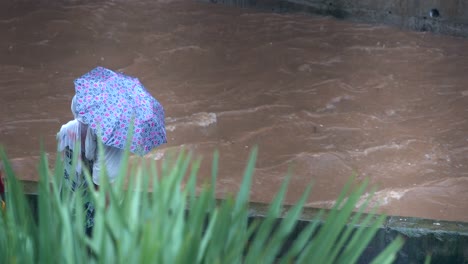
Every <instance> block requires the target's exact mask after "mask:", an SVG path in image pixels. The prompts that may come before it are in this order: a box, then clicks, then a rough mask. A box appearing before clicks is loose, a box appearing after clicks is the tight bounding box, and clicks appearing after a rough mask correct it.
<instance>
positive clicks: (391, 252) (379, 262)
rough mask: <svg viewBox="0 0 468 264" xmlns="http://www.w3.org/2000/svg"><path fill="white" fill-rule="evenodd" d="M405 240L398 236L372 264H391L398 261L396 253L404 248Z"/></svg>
mask: <svg viewBox="0 0 468 264" xmlns="http://www.w3.org/2000/svg"><path fill="white" fill-rule="evenodd" d="M403 244H404V240H403V238H402V237H401V236H397V237H396V238H395V239H394V240H393V241H392V243H390V245H388V246H387V247H386V248H385V249H384V250H383V251H382V252H380V254H379V255H378V256H377V257H376V258H375V259H374V260H372V262H371V264H391V263H393V261H394V260H395V259H396V253H397V252H398V251H399V250H400V249H401V248H402V247H403Z"/></svg>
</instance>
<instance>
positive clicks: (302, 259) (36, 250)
mask: <svg viewBox="0 0 468 264" xmlns="http://www.w3.org/2000/svg"><path fill="white" fill-rule="evenodd" d="M1 152H2V153H1V154H2V156H3V162H4V165H5V166H4V167H5V171H6V174H7V188H8V192H7V193H6V203H7V207H6V211H5V212H3V213H2V217H0V263H293V262H294V263H355V262H356V261H357V260H358V258H359V257H360V256H361V254H362V252H363V250H364V249H365V248H366V246H367V244H368V243H369V242H370V240H371V239H372V238H373V236H374V235H375V232H376V231H377V229H378V227H379V226H380V225H381V224H382V223H383V221H384V217H383V216H380V217H377V218H376V217H375V216H372V215H362V214H361V213H362V211H363V210H364V209H365V206H366V205H365V204H364V205H363V206H362V208H360V211H359V213H357V215H355V217H352V218H351V214H352V210H353V209H354V208H355V204H356V203H357V201H358V199H359V197H360V196H361V195H362V194H363V192H364V190H365V188H366V187H367V186H366V184H363V185H362V186H360V187H359V188H357V189H356V190H354V191H352V192H350V185H351V184H348V185H347V186H346V187H345V189H344V190H343V193H342V195H341V196H340V197H339V198H338V200H337V203H336V204H337V205H336V206H335V208H333V209H332V210H331V211H330V212H329V213H328V215H327V218H326V220H325V222H323V223H321V224H320V225H319V221H315V222H313V223H312V224H310V225H308V226H307V227H305V228H304V229H302V231H301V233H300V234H298V235H297V236H296V239H295V240H294V242H293V244H292V245H290V247H289V248H288V250H287V251H286V252H283V254H281V255H280V254H279V253H280V251H281V249H282V246H283V244H284V242H285V240H286V239H287V238H288V236H289V235H290V234H291V232H292V231H293V228H294V227H295V225H296V222H297V220H298V218H299V217H300V214H301V211H302V207H303V205H304V202H305V201H306V199H307V197H308V195H309V191H310V188H308V189H307V191H306V192H305V193H304V194H303V196H302V198H301V199H300V200H299V201H298V202H297V203H296V205H295V206H293V207H292V208H291V209H290V210H289V211H288V212H287V213H286V215H281V209H282V202H283V198H284V197H285V193H286V189H287V180H286V181H285V183H284V184H283V186H282V187H281V189H280V191H279V192H278V194H277V196H276V198H275V199H274V201H272V203H271V205H270V206H269V210H268V214H267V216H266V217H265V219H263V220H261V221H256V222H253V223H251V224H249V223H248V221H247V219H248V201H249V192H250V185H251V180H252V176H253V171H254V165H255V161H256V150H254V151H253V152H252V154H251V156H250V158H249V160H248V164H247V167H246V170H245V175H244V178H243V182H242V185H241V188H240V190H239V192H238V193H237V195H236V196H235V197H232V198H226V199H224V200H222V201H220V202H217V200H216V198H215V190H214V186H215V183H216V175H217V160H218V158H217V155H215V158H214V159H215V160H214V162H213V164H214V165H213V168H212V180H211V181H212V182H211V184H209V185H206V186H204V187H203V188H202V189H201V190H197V169H198V168H199V164H200V162H199V161H192V160H191V157H190V155H188V154H186V153H181V154H179V155H178V156H177V158H176V159H172V160H167V161H165V162H164V163H163V165H162V167H161V168H160V169H161V170H159V171H160V173H159V175H158V173H157V172H158V170H157V168H156V167H155V165H154V164H149V166H144V167H139V168H135V169H133V170H132V172H131V175H132V176H133V177H132V178H133V179H134V181H130V182H129V183H128V185H126V186H125V184H124V179H125V174H126V172H127V171H128V168H127V167H126V165H124V166H123V167H124V168H122V170H121V172H122V173H121V176H120V177H119V179H118V181H117V182H116V183H115V184H113V185H112V186H110V185H109V184H108V183H107V182H106V181H103V182H102V184H101V187H100V190H99V192H97V191H94V190H92V199H93V201H94V204H95V207H96V215H95V226H94V231H93V236H92V237H91V238H90V237H88V236H87V235H86V233H85V229H84V225H83V223H84V212H82V210H74V208H78V207H79V206H80V205H81V204H82V201H81V198H80V196H79V195H73V194H71V193H65V195H60V192H59V186H60V182H59V181H60V179H61V178H62V171H63V166H62V165H61V162H60V160H59V159H58V161H57V164H56V167H55V170H54V173H52V172H50V171H49V169H48V164H47V159H46V157H45V155H44V154H43V155H42V159H41V162H40V164H39V172H38V173H39V175H40V184H39V196H38V212H37V215H36V213H32V211H31V210H30V207H29V205H28V202H27V199H26V196H25V195H24V193H23V191H22V187H21V185H20V183H19V182H18V181H17V180H16V179H15V175H14V173H13V171H12V169H11V166H10V165H9V163H8V160H7V158H6V155H5V154H4V153H3V151H1ZM75 160H76V157H75ZM124 163H125V164H127V163H128V154H127V155H126V158H125V162H124ZM87 176H88V181H89V175H87ZM101 178H105V177H101ZM149 186H151V187H150V188H151V193H150V194H148V192H147V190H148V188H149ZM181 186H184V187H183V188H182V187H181ZM128 190H132V191H128ZM187 208H188V209H189V210H188V213H187V210H186V209H187ZM278 217H282V218H283V219H282V221H281V222H280V223H279V225H278V224H277V221H276V220H277V218H278ZM35 218H36V220H35ZM358 219H361V221H362V222H361V223H362V225H361V226H364V228H359V229H357V231H353V229H352V228H350V227H348V226H347V224H350V226H352V225H353V224H355V223H357V221H358ZM362 219H363V220H362ZM319 226H320V227H319ZM402 244H403V242H402V240H401V239H399V238H398V239H396V240H395V241H393V242H392V243H391V244H390V245H389V246H388V247H387V249H386V250H384V251H383V252H381V254H380V255H379V256H378V257H377V258H376V259H375V260H374V263H379V264H380V263H391V262H392V261H393V260H394V258H395V254H396V252H397V251H398V250H399V248H400V247H401V246H402ZM345 245H346V246H345Z"/></svg>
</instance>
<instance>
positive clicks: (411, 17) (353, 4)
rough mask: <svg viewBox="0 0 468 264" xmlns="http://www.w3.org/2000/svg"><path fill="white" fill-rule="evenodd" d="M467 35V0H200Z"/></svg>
mask: <svg viewBox="0 0 468 264" xmlns="http://www.w3.org/2000/svg"><path fill="white" fill-rule="evenodd" d="M200 1H204V2H212V3H223V4H228V5H233V6H240V7H254V8H258V9H261V10H268V11H274V12H306V13H314V14H320V15H330V16H334V17H336V18H339V19H350V20H354V21H356V22H365V23H375V24H385V25H391V26H396V27H400V28H404V29H410V30H416V31H428V32H434V33H440V34H448V35H455V36H464V37H468V1H467V0H200Z"/></svg>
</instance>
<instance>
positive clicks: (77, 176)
mask: <svg viewBox="0 0 468 264" xmlns="http://www.w3.org/2000/svg"><path fill="white" fill-rule="evenodd" d="M63 154H64V155H63V161H64V181H63V185H62V192H63V188H68V190H70V191H71V192H72V193H73V194H81V195H82V199H83V202H84V210H85V216H86V218H85V219H86V222H85V228H86V229H90V228H92V227H93V226H94V205H93V203H92V201H91V197H90V193H89V188H90V186H89V184H88V182H87V181H86V179H85V175H84V172H83V171H84V170H85V169H86V170H89V172H90V173H91V174H92V168H93V162H92V161H90V160H87V159H86V158H85V157H84V155H81V156H82V157H81V162H82V163H81V166H82V170H81V172H77V171H76V170H75V172H74V173H73V171H72V169H73V168H72V161H73V150H72V149H70V148H69V147H65V149H64V152H63ZM92 187H93V186H91V188H92Z"/></svg>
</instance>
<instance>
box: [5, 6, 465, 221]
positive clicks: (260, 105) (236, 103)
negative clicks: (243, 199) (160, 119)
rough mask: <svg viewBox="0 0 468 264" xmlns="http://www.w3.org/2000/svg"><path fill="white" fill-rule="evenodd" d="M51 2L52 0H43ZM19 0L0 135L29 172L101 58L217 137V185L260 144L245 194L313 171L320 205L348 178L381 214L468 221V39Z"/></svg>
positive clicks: (266, 194)
mask: <svg viewBox="0 0 468 264" xmlns="http://www.w3.org/2000/svg"><path fill="white" fill-rule="evenodd" d="M42 2H47V1H42ZM21 3H22V2H18V1H16V2H15V6H10V5H8V4H6V7H4V8H1V9H2V11H0V35H1V37H0V94H1V97H0V143H1V144H2V145H4V147H5V148H6V150H7V153H8V155H9V157H10V158H13V160H14V163H15V166H16V167H17V168H18V170H20V171H21V174H22V177H23V178H29V179H35V177H36V180H37V175H36V174H35V165H36V161H37V156H38V155H39V142H40V140H41V139H43V142H44V146H45V150H46V151H47V152H48V153H49V154H50V157H51V159H53V157H54V155H55V154H54V152H55V147H56V145H55V144H56V142H55V134H56V132H57V131H58V129H59V128H60V126H61V124H63V123H65V122H67V121H68V120H70V119H71V118H72V115H71V112H70V100H71V98H72V96H73V94H74V87H73V80H74V79H75V78H77V77H79V76H81V75H82V74H84V73H86V72H87V71H89V70H90V69H92V68H94V67H95V66H98V65H100V66H104V67H108V68H111V69H114V70H119V71H123V72H125V73H127V74H130V75H134V76H137V77H139V78H140V80H141V82H142V83H143V84H144V85H145V86H146V88H147V89H148V90H149V91H150V92H151V93H152V94H153V95H154V96H155V97H156V98H157V99H158V100H159V101H160V102H161V103H162V104H163V106H164V108H165V110H166V127H167V135H168V141H169V142H168V144H166V145H163V146H161V147H159V148H157V149H156V150H154V151H153V152H151V153H150V154H149V155H148V156H147V158H148V159H151V160H161V159H164V157H165V156H166V153H167V151H168V150H173V149H175V150H177V149H181V148H185V149H188V150H191V151H193V152H194V153H195V154H196V155H200V156H203V158H204V159H203V163H202V167H201V175H200V177H201V178H208V177H210V176H209V171H210V169H209V168H210V166H211V165H210V160H211V158H212V154H213V151H214V150H215V149H218V150H219V153H220V163H219V166H220V171H219V182H218V195H219V196H220V197H221V196H222V195H223V194H225V193H228V192H235V191H236V190H237V188H238V187H239V185H240V181H241V178H242V173H243V170H244V167H245V165H246V160H247V157H248V154H249V152H250V151H251V149H252V147H253V146H255V145H258V147H259V156H258V162H257V165H256V170H255V176H254V180H253V186H252V201H258V202H269V201H270V200H271V199H272V197H273V196H274V194H275V193H276V192H277V191H278V188H279V186H280V184H281V182H282V180H283V179H284V178H285V175H286V174H287V171H288V169H289V168H291V169H292V172H293V174H292V178H291V184H290V189H289V192H288V195H287V199H286V201H287V202H288V203H290V204H292V203H294V202H295V201H296V200H297V199H298V197H299V196H300V194H301V193H302V191H303V190H304V189H305V187H306V185H307V184H308V183H309V182H311V181H313V182H314V187H313V191H312V195H311V197H310V199H309V200H308V202H307V205H308V206H311V207H329V206H330V205H332V204H333V201H334V200H335V199H336V198H337V196H338V194H339V192H340V190H341V188H342V187H343V186H344V184H345V182H346V181H347V180H348V178H349V177H350V176H351V175H353V174H356V175H357V178H356V181H362V180H363V179H365V178H369V179H370V182H371V184H373V185H377V187H378V188H377V193H376V196H375V197H374V200H373V201H374V202H376V203H379V204H380V209H379V210H380V212H385V213H387V214H391V215H401V216H416V217H425V218H434V219H446V220H459V221H468V85H467V84H468V74H467V73H468V40H467V39H462V38H453V37H448V36H437V35H432V34H429V33H418V32H407V31H402V30H398V29H395V28H390V27H385V26H375V25H365V24H357V23H351V22H347V21H339V20H336V19H333V18H330V17H319V16H312V15H304V14H274V13H261V12H257V11H254V10H247V9H238V8H230V7H226V6H221V5H213V4H204V3H199V2H193V1H184V0H181V1H154V0H134V1H99V2H98V1H96V2H93V1H81V2H77V1H70V2H69V3H66V4H64V3H63V2H59V1H57V3H55V4H51V3H50V2H48V3H45V4H38V3H35V2H33V1H31V2H30V3H26V4H21Z"/></svg>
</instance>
